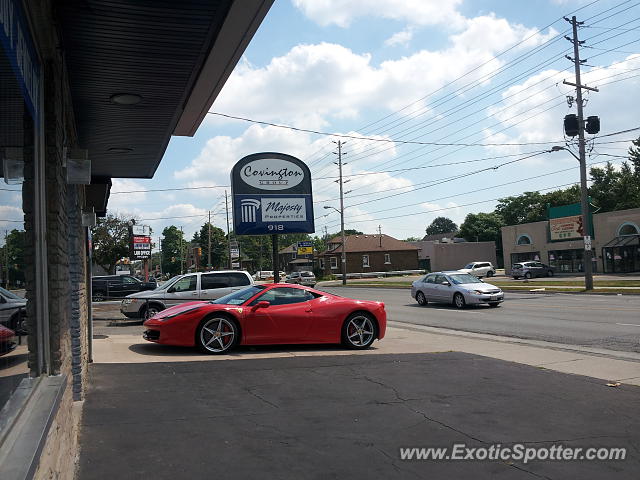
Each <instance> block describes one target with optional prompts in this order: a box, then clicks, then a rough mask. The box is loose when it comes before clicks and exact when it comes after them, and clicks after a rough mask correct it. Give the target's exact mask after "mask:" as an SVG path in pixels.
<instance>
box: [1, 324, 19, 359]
mask: <svg viewBox="0 0 640 480" xmlns="http://www.w3.org/2000/svg"><path fill="white" fill-rule="evenodd" d="M15 336H16V332H14V331H13V330H11V329H9V328H7V327H4V326H2V325H0V355H6V354H7V353H9V352H13V351H14V350H15V348H16V346H17V343H16V342H15Z"/></svg>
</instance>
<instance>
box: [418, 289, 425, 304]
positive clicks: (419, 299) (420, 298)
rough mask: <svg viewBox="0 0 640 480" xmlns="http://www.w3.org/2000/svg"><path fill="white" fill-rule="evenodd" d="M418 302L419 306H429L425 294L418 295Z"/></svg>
mask: <svg viewBox="0 0 640 480" xmlns="http://www.w3.org/2000/svg"><path fill="white" fill-rule="evenodd" d="M416 301H417V302H418V305H426V304H427V299H426V298H425V296H424V293H422V292H418V293H416Z"/></svg>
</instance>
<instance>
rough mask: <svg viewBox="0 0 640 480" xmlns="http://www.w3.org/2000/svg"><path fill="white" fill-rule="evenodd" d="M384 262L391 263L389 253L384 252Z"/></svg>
mask: <svg viewBox="0 0 640 480" xmlns="http://www.w3.org/2000/svg"><path fill="white" fill-rule="evenodd" d="M384 263H391V254H390V253H385V254H384Z"/></svg>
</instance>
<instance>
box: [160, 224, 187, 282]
mask: <svg viewBox="0 0 640 480" xmlns="http://www.w3.org/2000/svg"><path fill="white" fill-rule="evenodd" d="M185 246H186V242H185V240H184V234H183V233H182V231H181V230H180V229H179V228H178V227H176V226H175V225H171V226H169V227H166V228H165V229H164V230H163V231H162V242H161V250H162V272H163V273H165V274H169V275H172V276H173V275H178V274H179V273H180V272H181V271H182V266H183V263H182V261H183V259H184V255H185Z"/></svg>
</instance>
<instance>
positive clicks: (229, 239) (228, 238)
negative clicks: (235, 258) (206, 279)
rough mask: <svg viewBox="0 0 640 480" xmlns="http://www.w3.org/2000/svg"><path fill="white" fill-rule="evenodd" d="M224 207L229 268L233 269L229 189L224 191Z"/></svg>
mask: <svg viewBox="0 0 640 480" xmlns="http://www.w3.org/2000/svg"><path fill="white" fill-rule="evenodd" d="M224 207H225V209H226V210H227V254H228V255H229V270H231V234H230V233H229V203H228V201H227V191H226V190H225V191H224Z"/></svg>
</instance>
